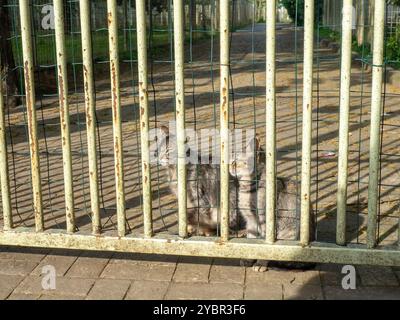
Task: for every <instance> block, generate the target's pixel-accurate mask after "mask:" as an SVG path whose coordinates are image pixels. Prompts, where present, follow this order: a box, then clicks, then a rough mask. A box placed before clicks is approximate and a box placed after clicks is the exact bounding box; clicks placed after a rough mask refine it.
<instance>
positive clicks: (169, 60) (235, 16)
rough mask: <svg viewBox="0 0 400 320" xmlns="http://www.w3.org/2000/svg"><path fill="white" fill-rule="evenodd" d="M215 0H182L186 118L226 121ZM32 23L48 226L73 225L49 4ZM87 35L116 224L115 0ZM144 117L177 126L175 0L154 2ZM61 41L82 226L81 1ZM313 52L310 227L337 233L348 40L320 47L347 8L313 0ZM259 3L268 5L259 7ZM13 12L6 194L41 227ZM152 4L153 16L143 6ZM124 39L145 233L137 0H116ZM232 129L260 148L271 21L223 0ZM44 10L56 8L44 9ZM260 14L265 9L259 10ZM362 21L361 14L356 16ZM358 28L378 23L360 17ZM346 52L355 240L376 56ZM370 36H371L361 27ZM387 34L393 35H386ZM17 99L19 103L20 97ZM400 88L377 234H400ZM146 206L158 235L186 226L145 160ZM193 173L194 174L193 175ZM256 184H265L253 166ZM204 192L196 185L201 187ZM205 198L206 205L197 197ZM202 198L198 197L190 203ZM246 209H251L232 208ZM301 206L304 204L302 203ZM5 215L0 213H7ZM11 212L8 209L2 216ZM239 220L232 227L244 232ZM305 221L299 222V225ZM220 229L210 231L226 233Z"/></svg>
mask: <svg viewBox="0 0 400 320" xmlns="http://www.w3.org/2000/svg"><path fill="white" fill-rule="evenodd" d="M219 1H221V0H200V1H188V2H187V3H186V4H185V11H184V12H185V14H184V16H185V23H184V25H185V31H184V35H185V39H184V56H185V68H184V84H185V109H186V128H187V129H193V130H195V131H196V132H199V131H200V130H201V129H219V128H220V122H219V119H220V115H221V114H220V108H219V103H220V92H219V87H220V75H219V73H220V57H219V52H220V44H219V37H220V31H221V30H219V23H220V21H219V19H220V9H219V4H220V3H219ZM29 3H30V6H29V8H30V10H31V13H32V30H33V38H32V39H33V52H34V66H35V68H34V77H35V89H36V105H35V108H36V112H37V118H38V119H37V121H38V136H39V140H38V148H39V158H40V169H41V173H42V174H41V181H40V183H41V187H42V198H43V211H44V225H45V228H46V229H54V228H55V229H66V227H67V225H66V218H65V211H66V207H65V201H64V198H65V190H64V177H63V156H62V154H63V153H62V152H63V150H62V139H61V122H60V117H59V100H58V86H57V84H58V81H59V80H58V77H57V75H58V74H57V60H56V58H57V55H56V43H55V32H54V24H52V21H51V19H52V18H51V14H52V11H51V10H53V9H52V8H53V7H52V2H49V1H39V0H34V1H30V2H29ZM90 3H91V20H90V23H91V28H92V31H91V40H92V51H93V57H92V58H93V62H94V68H93V74H94V80H95V103H96V114H95V115H96V116H95V120H94V121H95V130H96V150H97V165H98V182H99V203H100V219H101V229H102V231H103V232H104V233H110V234H115V233H116V231H117V207H116V203H117V199H116V193H115V189H116V185H115V174H114V164H115V163H114V148H115V146H114V141H113V113H112V108H111V104H112V102H111V101H112V100H111V99H112V92H111V90H110V86H111V85H110V81H111V79H110V65H109V62H110V58H109V45H108V32H109V29H108V24H107V3H106V1H103V0H96V1H91V2H90ZM145 4H146V19H147V21H146V23H147V34H146V38H147V53H148V95H149V127H150V129H156V128H160V127H161V126H162V125H170V121H171V120H174V119H175V117H176V105H175V103H176V100H175V80H176V79H175V71H174V62H175V61H174V59H175V58H174V28H173V23H174V17H173V3H172V0H163V1H154V0H150V1H147V2H146V3H145ZM63 5H64V8H63V11H64V16H65V45H66V53H67V54H66V55H67V57H66V59H67V74H68V87H69V92H68V97H69V104H70V113H69V114H70V132H71V154H72V173H73V190H74V191H73V198H74V211H75V215H76V218H75V220H76V228H77V230H79V231H86V230H90V228H91V223H92V215H91V199H90V188H89V185H90V182H89V180H90V174H89V171H90V169H89V165H88V163H89V154H88V141H87V137H86V125H87V123H86V121H87V120H86V117H85V114H86V113H85V103H84V101H85V85H84V74H83V73H84V72H83V66H82V65H83V57H82V42H81V22H80V19H79V16H80V14H81V12H80V9H79V1H76V0H66V1H63ZM315 6H316V10H315V12H316V16H315V27H314V60H313V77H314V86H313V88H312V93H313V94H312V140H311V141H312V154H311V194H310V200H311V207H312V211H313V213H315V224H316V230H315V239H316V240H317V241H320V242H331V243H335V240H336V239H335V236H336V219H337V201H336V194H337V175H338V169H337V163H338V148H339V146H338V143H339V142H338V135H339V115H340V113H339V105H340V76H341V73H340V72H341V65H340V61H341V52H340V50H337V49H338V48H337V47H335V46H330V47H326V42H325V41H324V40H326V39H329V40H330V41H336V42H338V43H340V41H341V22H340V19H339V20H336V21H333V20H330V21H329V22H327V20H326V19H325V18H324V16H323V14H325V13H326V12H324V8H326V5H325V3H324V1H315ZM263 8H265V7H264V6H263ZM5 9H6V11H7V14H8V16H9V20H10V28H9V29H10V34H9V35H8V38H7V42H8V43H9V45H10V46H11V47H12V52H13V55H14V59H15V67H14V68H13V69H12V71H10V72H8V75H3V76H5V79H4V80H5V82H7V81H8V78H7V76H9V74H10V73H11V72H13V73H15V74H16V78H17V88H16V90H15V91H13V92H11V91H10V90H8V88H7V90H6V92H5V101H6V104H5V115H6V117H5V122H6V130H7V131H6V137H7V146H8V161H9V168H10V173H9V179H10V187H11V205H12V213H13V218H14V219H13V220H14V225H15V227H33V226H34V225H35V219H34V210H33V205H32V203H33V195H32V181H31V175H30V170H31V155H30V153H29V135H28V131H29V124H28V121H27V108H26V103H25V90H24V60H23V56H22V55H23V51H22V42H21V24H20V13H19V2H18V1H16V0H10V1H8V2H7V4H6V5H3V10H5ZM302 10H303V7H302V1H296V6H295V15H294V17H292V22H289V23H278V24H277V27H276V39H277V42H276V106H277V108H276V119H277V120H276V123H275V125H276V138H277V141H276V152H277V162H276V175H277V176H278V177H285V178H291V179H293V180H294V181H295V182H296V183H295V187H294V188H295V190H294V192H295V193H296V194H297V197H298V198H299V197H300V194H301V190H300V182H301V160H302V148H301V143H302V134H303V130H302V116H303V111H302V100H303V78H304V75H303V67H304V65H303V59H304V55H303V51H304V47H303V45H304V27H303V25H302V23H301V21H300V20H301V19H300V18H299V17H300V16H302V12H303V11H302ZM149 12H150V13H151V14H149ZM117 13H118V16H119V23H118V43H119V48H120V50H119V59H120V69H121V72H120V86H121V87H120V90H121V119H122V141H123V158H124V164H123V169H124V175H125V176H124V185H125V188H124V189H125V202H124V204H125V209H126V227H127V232H128V233H129V234H133V235H135V234H136V235H137V234H142V233H143V226H144V221H143V215H142V213H143V199H142V184H143V179H142V167H141V157H142V154H141V140H140V126H141V124H140V108H139V93H140V92H139V78H138V49H137V27H136V23H137V21H136V16H137V12H136V4H135V2H134V1H131V0H125V1H119V2H118V11H117ZM229 13H230V15H229V19H230V20H229V25H230V34H229V38H230V44H229V49H230V56H229V79H228V81H229V88H230V89H229V101H230V102H229V127H230V128H242V129H249V130H253V131H254V132H256V133H258V134H259V136H260V137H261V145H262V146H265V145H266V143H267V141H266V138H265V137H267V139H268V137H269V133H268V131H267V132H266V126H265V119H266V113H265V105H266V85H265V83H266V77H265V70H266V27H265V22H260V21H261V20H263V19H264V18H263V17H262V14H260V12H259V7H258V2H257V1H250V0H232V1H229ZM49 15H50V16H49ZM260 17H261V18H260ZM353 23H355V26H356V27H357V26H358V22H354V21H353ZM392 25H393V21H392V20H390V16H389V15H387V16H386V22H385V27H386V29H385V31H386V37H387V38H389V37H391V36H392ZM362 26H363V30H362V32H363V33H364V34H368V33H369V32H371V29H372V25H371V24H368V23H365V22H362ZM356 36H357V35H356V32H353V39H352V42H353V49H354V51H356V53H357V54H356V55H354V56H353V59H352V67H351V87H350V112H349V154H348V176H347V178H348V184H347V186H348V193H347V206H346V208H347V217H346V219H347V229H346V235H347V241H348V242H349V243H358V244H366V243H367V212H368V181H369V171H368V170H369V160H370V159H369V151H370V148H369V138H370V119H371V108H370V106H371V93H372V90H373V88H372V87H371V82H372V74H371V72H370V71H371V69H372V67H373V61H372V55H371V46H370V44H369V43H367V42H365V43H362V44H361V45H359V44H357V45H356V44H355V43H354V42H356ZM365 38H367V37H365ZM388 43H389V42H386V44H388ZM396 59H397V58H390V59H388V58H387V56H386V59H385V63H384V68H385V69H386V67H388V66H389V65H390V66H393V67H396V66H397V64H399V63H400V60H398V59H397V60H396ZM12 97H14V98H15V100H16V101H20V102H21V103H16V105H13V104H12V103H11V102H10V101H12V99H11V98H12ZM399 97H400V88H399V87H398V85H396V84H385V85H384V90H383V92H382V98H383V107H382V114H381V120H380V133H381V145H380V152H379V159H380V162H379V195H378V200H379V206H378V212H379V216H378V230H377V239H378V243H379V244H382V245H393V244H398V243H399V239H400V238H399V219H400V208H399V206H400V188H399V186H400V182H399V181H400V176H399V172H400V168H399V165H400V164H399V160H398V159H399V157H400V150H399V148H400V145H399V143H398V139H397V136H398V133H399V127H400V123H399V116H398V115H399V112H398V111H399V108H400V104H399V103H398V102H399ZM151 177H152V178H151V190H152V195H151V206H152V214H153V228H154V232H155V233H169V234H177V233H178V199H177V198H176V196H175V195H174V194H173V193H171V192H170V190H169V184H170V182H169V181H168V171H167V169H166V168H165V167H163V166H162V165H160V164H159V163H154V164H152V165H151ZM198 179H199V178H198V177H197V178H195V179H193V183H195V182H196V180H198ZM254 183H256V184H258V183H259V175H256V178H255V181H254ZM197 191H199V190H197ZM197 206H199V205H197ZM195 209H196V210H200V209H201V208H199V207H196V206H195ZM237 209H241V210H251V208H250V207H248V208H237ZM296 211H297V215H298V216H299V215H300V208H296ZM1 221H2V220H1ZM2 223H3V221H2ZM241 228H242V229H243V226H240V225H238V226H236V227H235V228H234V229H235V230H234V232H232V234H231V237H239V236H240V235H241V231H242V230H241ZM299 228H300V226H299V225H298V226H297V229H299ZM220 232H221V230H220V228H218V230H217V231H216V234H217V235H220Z"/></svg>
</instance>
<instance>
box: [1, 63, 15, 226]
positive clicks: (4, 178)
mask: <svg viewBox="0 0 400 320" xmlns="http://www.w3.org/2000/svg"><path fill="white" fill-rule="evenodd" d="M0 70H1V57H0ZM4 107H5V106H4V100H3V79H2V78H1V74H0V185H1V202H2V204H3V229H4V230H6V231H7V230H10V229H12V228H13V218H12V211H11V197H10V196H11V194H10V180H9V177H8V174H9V173H8V160H7V139H6V123H5V115H4Z"/></svg>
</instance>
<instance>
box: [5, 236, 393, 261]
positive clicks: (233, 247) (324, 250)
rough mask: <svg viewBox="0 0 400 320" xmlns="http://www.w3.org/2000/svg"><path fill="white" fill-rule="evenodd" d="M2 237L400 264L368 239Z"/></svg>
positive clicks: (23, 242) (33, 243) (164, 251)
mask: <svg viewBox="0 0 400 320" xmlns="http://www.w3.org/2000/svg"><path fill="white" fill-rule="evenodd" d="M0 243H1V244H4V245H10V246H30V247H46V248H74V249H78V250H101V251H115V252H133V253H148V254H161V255H182V256H203V257H216V258H218V257H221V258H240V259H264V260H276V261H303V262H321V263H339V264H366V265H387V266H394V265H400V254H399V251H398V250H396V249H394V248H390V249H389V248H386V247H385V248H379V247H377V248H375V249H367V248H366V247H365V246H364V245H352V244H348V246H347V247H343V246H338V245H336V244H329V243H318V242H314V243H313V244H312V245H311V246H307V247H303V246H301V245H299V243H298V241H285V242H284V241H276V242H275V244H267V243H266V242H265V240H263V239H260V240H256V239H231V240H229V241H221V239H220V238H204V237H192V238H190V239H182V238H181V237H179V236H172V235H165V234H164V235H156V236H154V237H153V238H136V237H131V236H126V237H122V238H120V237H112V236H105V235H100V236H95V235H91V234H90V233H86V234H85V233H80V232H77V233H75V234H69V233H67V232H64V231H60V230H47V231H46V232H41V233H36V232H35V231H34V230H33V229H26V228H23V229H14V230H13V231H3V232H0Z"/></svg>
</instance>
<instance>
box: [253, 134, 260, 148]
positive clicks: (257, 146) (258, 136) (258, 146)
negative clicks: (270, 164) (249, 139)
mask: <svg viewBox="0 0 400 320" xmlns="http://www.w3.org/2000/svg"><path fill="white" fill-rule="evenodd" d="M254 143H255V147H256V151H260V150H261V138H260V135H259V134H258V133H256V136H255V137H254Z"/></svg>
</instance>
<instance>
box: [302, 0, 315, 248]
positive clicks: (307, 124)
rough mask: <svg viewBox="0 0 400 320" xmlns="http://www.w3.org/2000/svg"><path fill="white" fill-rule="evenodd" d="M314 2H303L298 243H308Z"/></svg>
mask: <svg viewBox="0 0 400 320" xmlns="http://www.w3.org/2000/svg"><path fill="white" fill-rule="evenodd" d="M313 50H314V0H305V2H304V67H303V68H304V71H303V74H304V76H303V137H302V155H301V157H302V162H301V222H300V243H301V244H302V245H308V243H309V241H310V209H311V208H310V205H311V202H310V193H311V138H312V129H311V125H312V103H313V91H312V89H313V56H314V52H313Z"/></svg>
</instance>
